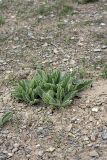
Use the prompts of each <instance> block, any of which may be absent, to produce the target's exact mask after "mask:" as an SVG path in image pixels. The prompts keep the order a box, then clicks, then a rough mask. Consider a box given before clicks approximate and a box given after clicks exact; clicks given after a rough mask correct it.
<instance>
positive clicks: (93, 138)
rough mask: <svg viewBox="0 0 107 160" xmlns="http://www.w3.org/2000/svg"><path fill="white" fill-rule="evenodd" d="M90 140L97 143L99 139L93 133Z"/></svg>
mask: <svg viewBox="0 0 107 160" xmlns="http://www.w3.org/2000/svg"><path fill="white" fill-rule="evenodd" d="M90 139H91V141H92V142H95V141H96V139H97V134H95V133H92V135H91V137H90Z"/></svg>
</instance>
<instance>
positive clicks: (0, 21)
mask: <svg viewBox="0 0 107 160" xmlns="http://www.w3.org/2000/svg"><path fill="white" fill-rule="evenodd" d="M4 23H5V20H4V17H3V16H0V26H1V25H3V24H4Z"/></svg>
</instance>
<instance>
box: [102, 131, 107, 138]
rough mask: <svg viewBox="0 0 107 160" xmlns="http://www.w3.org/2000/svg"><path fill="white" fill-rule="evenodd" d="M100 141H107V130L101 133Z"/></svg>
mask: <svg viewBox="0 0 107 160" xmlns="http://www.w3.org/2000/svg"><path fill="white" fill-rule="evenodd" d="M102 139H103V140H107V130H104V131H103V133H102Z"/></svg>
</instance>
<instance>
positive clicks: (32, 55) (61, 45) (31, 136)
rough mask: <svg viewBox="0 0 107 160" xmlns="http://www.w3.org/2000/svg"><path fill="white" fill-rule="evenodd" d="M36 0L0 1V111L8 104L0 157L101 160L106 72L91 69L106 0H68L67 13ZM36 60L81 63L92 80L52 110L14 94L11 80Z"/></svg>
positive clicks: (106, 135)
mask: <svg viewBox="0 0 107 160" xmlns="http://www.w3.org/2000/svg"><path fill="white" fill-rule="evenodd" d="M1 2H2V1H0V4H1ZM49 3H52V4H54V3H55V2H54V1H51V2H49ZM41 4H44V1H35V0H27V1H23V2H21V1H20V2H19V1H17V0H12V1H10V0H6V1H3V3H2V6H0V7H1V10H0V13H1V14H2V16H3V17H4V20H5V23H4V24H3V25H2V26H0V84H1V87H0V116H1V115H2V114H3V113H4V112H5V111H8V110H13V111H14V115H13V120H12V121H11V122H10V123H8V124H7V125H6V126H5V127H4V128H2V129H1V130H0V159H1V160H5V159H11V160H19V159H21V160H36V159H37V160H48V159H50V160H58V159H59V160H95V159H99V160H106V159H107V149H106V148H107V118H106V117H107V116H106V115H107V80H102V79H101V78H98V77H99V75H100V74H101V68H102V66H103V65H104V63H106V61H107V36H106V32H107V24H106V22H107V11H106V8H107V2H106V1H99V2H96V3H90V4H85V5H81V4H80V5H78V4H76V3H73V4H72V6H73V12H74V14H72V15H71V14H69V13H67V15H64V16H60V17H59V15H58V14H57V12H56V10H55V11H54V12H51V13H50V14H48V15H45V16H44V15H40V14H39V15H37V14H36V9H37V8H38V6H39V5H41ZM40 67H42V68H49V67H53V68H60V69H61V70H63V71H66V70H72V69H73V68H82V69H83V68H85V69H86V71H87V74H86V78H87V77H88V78H93V87H92V88H90V89H88V90H86V91H84V92H82V93H81V95H80V99H75V100H74V102H73V104H72V105H71V106H70V107H68V108H66V109H64V111H63V112H62V111H61V110H59V111H55V112H54V113H53V114H52V112H51V109H49V108H46V106H44V105H43V104H39V105H38V106H33V107H31V106H28V105H26V104H23V103H17V102H15V101H14V100H13V99H12V98H11V90H12V88H13V85H14V83H15V81H17V80H20V79H23V78H29V77H31V76H32V75H33V74H34V73H35V72H36V69H37V68H40ZM97 79H100V80H97Z"/></svg>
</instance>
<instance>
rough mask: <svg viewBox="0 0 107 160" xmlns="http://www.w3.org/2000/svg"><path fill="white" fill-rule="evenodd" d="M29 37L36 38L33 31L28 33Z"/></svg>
mask: <svg viewBox="0 0 107 160" xmlns="http://www.w3.org/2000/svg"><path fill="white" fill-rule="evenodd" d="M28 36H29V38H30V39H32V38H34V36H33V33H32V32H31V31H28Z"/></svg>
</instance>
